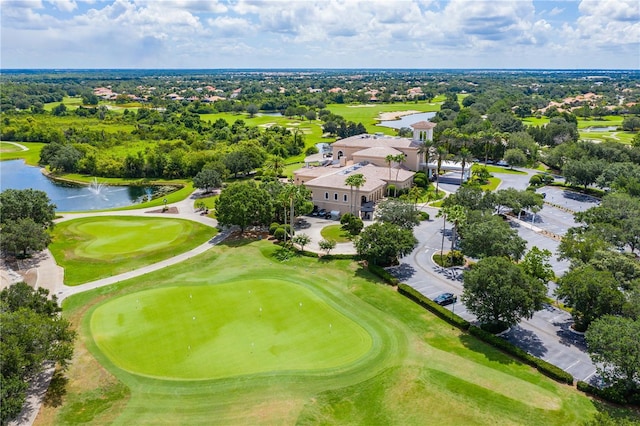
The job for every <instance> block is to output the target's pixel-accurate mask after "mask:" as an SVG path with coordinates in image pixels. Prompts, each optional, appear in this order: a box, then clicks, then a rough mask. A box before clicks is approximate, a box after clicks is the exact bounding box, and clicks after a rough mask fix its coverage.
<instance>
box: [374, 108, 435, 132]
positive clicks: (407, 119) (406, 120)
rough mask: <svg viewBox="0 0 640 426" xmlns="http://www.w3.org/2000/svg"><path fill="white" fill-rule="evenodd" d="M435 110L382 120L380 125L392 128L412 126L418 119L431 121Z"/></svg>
mask: <svg viewBox="0 0 640 426" xmlns="http://www.w3.org/2000/svg"><path fill="white" fill-rule="evenodd" d="M435 115H436V113H435V112H421V113H418V114H410V115H405V116H404V117H401V118H400V119H399V120H389V121H381V122H380V123H378V126H382V127H391V128H392V129H400V128H402V127H409V128H410V127H411V125H412V124H414V123H417V122H418V121H429V119H430V118H432V117H435Z"/></svg>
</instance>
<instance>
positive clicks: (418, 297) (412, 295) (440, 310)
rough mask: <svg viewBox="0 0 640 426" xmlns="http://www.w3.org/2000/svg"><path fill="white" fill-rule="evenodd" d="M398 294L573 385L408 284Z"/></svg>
mask: <svg viewBox="0 0 640 426" xmlns="http://www.w3.org/2000/svg"><path fill="white" fill-rule="evenodd" d="M369 269H371V267H369ZM381 269H382V268H381ZM383 271H384V269H383ZM372 272H373V270H372ZM384 272H386V271H384ZM374 273H376V272H374ZM398 293H400V294H402V295H403V296H405V297H407V298H408V299H411V300H412V301H414V302H416V303H417V304H419V305H420V306H422V307H423V308H425V309H427V310H428V311H431V312H433V313H434V314H436V315H437V316H438V317H440V318H442V319H443V320H445V321H447V322H448V323H449V324H451V325H453V326H456V327H458V328H459V329H461V330H464V331H468V332H469V334H471V335H473V336H475V337H477V338H479V339H480V340H482V341H484V342H486V343H488V344H490V345H492V346H494V347H496V348H498V349H500V350H502V351H504V352H506V353H508V354H510V355H512V356H515V357H516V358H518V359H520V360H521V361H523V362H524V363H526V364H529V365H531V366H532V367H535V368H536V369H537V370H538V371H540V372H541V373H542V374H544V375H545V376H547V377H550V378H552V379H554V380H556V381H558V382H561V383H566V384H569V385H572V384H573V376H572V375H571V374H569V373H567V372H566V371H564V370H562V369H561V368H559V367H556V366H555V365H553V364H550V363H548V362H547V361H544V360H542V359H540V358H537V357H535V356H533V355H531V354H530V353H528V352H526V351H525V350H523V349H520V348H519V347H517V346H515V345H514V344H513V343H511V342H509V341H507V340H504V339H502V338H500V337H498V336H495V335H493V334H491V333H489V332H486V331H484V330H482V329H481V328H480V327H476V326H475V325H471V324H470V323H469V321H467V320H465V319H464V318H462V317H460V316H458V315H455V314H454V313H452V312H450V311H449V310H448V309H447V308H445V307H443V306H440V305H438V304H437V303H435V302H434V301H433V300H431V299H429V298H428V297H426V296H425V295H424V294H422V293H420V292H419V291H418V290H416V289H414V288H413V287H411V286H409V285H407V284H403V283H401V284H399V285H398Z"/></svg>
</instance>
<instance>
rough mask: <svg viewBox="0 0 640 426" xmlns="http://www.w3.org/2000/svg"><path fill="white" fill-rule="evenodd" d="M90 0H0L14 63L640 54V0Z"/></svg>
mask: <svg viewBox="0 0 640 426" xmlns="http://www.w3.org/2000/svg"><path fill="white" fill-rule="evenodd" d="M91 1H92V2H95V1H96V0H91ZM87 3H88V2H87V1H79V0H61V1H54V0H46V1H44V2H42V1H38V0H33V1H10V0H0V7H1V8H2V10H1V12H2V13H1V14H0V15H1V16H0V19H1V21H0V24H1V25H0V31H1V34H2V46H1V47H2V52H1V53H2V56H3V66H7V64H11V66H20V64H22V63H24V62H25V60H26V59H25V56H24V52H32V53H31V56H30V57H29V61H40V65H39V66H40V67H46V66H49V65H48V64H49V63H51V64H52V65H50V66H53V61H54V58H55V61H57V62H56V63H55V66H56V67H60V66H64V64H65V63H67V64H68V65H67V66H83V67H84V66H88V65H87V64H86V62H87V61H89V62H91V63H95V66H109V64H112V65H111V66H114V67H120V66H126V67H135V66H142V65H145V66H158V67H180V66H187V65H188V66H192V67H197V66H202V67H207V66H228V67H235V66H248V67H270V66H291V67H314V66H315V67H327V66H328V67H333V66H353V67H359V66H362V67H384V66H394V67H451V66H470V67H495V66H498V65H500V64H502V66H509V64H511V66H512V67H520V66H529V67H531V66H535V67H542V68H544V67H554V68H572V67H573V68H575V67H580V65H578V64H585V66H588V67H591V66H594V67H597V66H600V67H605V68H609V67H612V66H613V67H616V66H622V67H634V66H635V67H637V63H638V56H639V55H638V49H639V47H638V40H640V10H639V8H640V6H638V2H637V0H631V1H629V0H625V1H623V0H603V1H594V0H590V1H586V0H585V1H582V2H581V3H580V4H579V7H578V4H575V5H574V4H572V6H574V7H569V6H568V3H566V2H563V1H544V2H542V3H541V2H538V1H537V0H491V1H487V0H450V1H447V2H439V1H430V0H426V1H420V0H402V1H392V2H390V1H384V0H370V1H365V0H289V1H285V0H211V1H206V0H100V1H97V2H95V3H94V4H93V5H91V6H90V7H88V6H87ZM536 8H538V9H536ZM578 10H579V17H571V15H572V14H573V12H575V13H578ZM60 12H63V13H60ZM542 17H544V18H545V19H542ZM568 19H573V20H568ZM19 52H22V53H19ZM611 52H616V55H617V56H615V55H613V53H611ZM625 53H626V55H625ZM634 55H635V56H634ZM614 56H615V57H614ZM611 57H614V59H613V60H611ZM587 58H588V59H587ZM600 58H602V59H600ZM605 58H606V59H605ZM30 63H31V62H30ZM616 64H618V65H616Z"/></svg>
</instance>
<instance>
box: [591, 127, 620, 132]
mask: <svg viewBox="0 0 640 426" xmlns="http://www.w3.org/2000/svg"><path fill="white" fill-rule="evenodd" d="M614 130H618V126H605V127H587V128H585V129H584V130H583V131H584V132H587V133H589V132H613V131H614Z"/></svg>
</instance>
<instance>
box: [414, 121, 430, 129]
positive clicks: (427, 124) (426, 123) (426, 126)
mask: <svg viewBox="0 0 640 426" xmlns="http://www.w3.org/2000/svg"><path fill="white" fill-rule="evenodd" d="M411 127H413V128H414V129H418V130H429V129H433V128H434V127H436V123H432V122H430V121H418V122H417V123H413V124H412V125H411Z"/></svg>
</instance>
